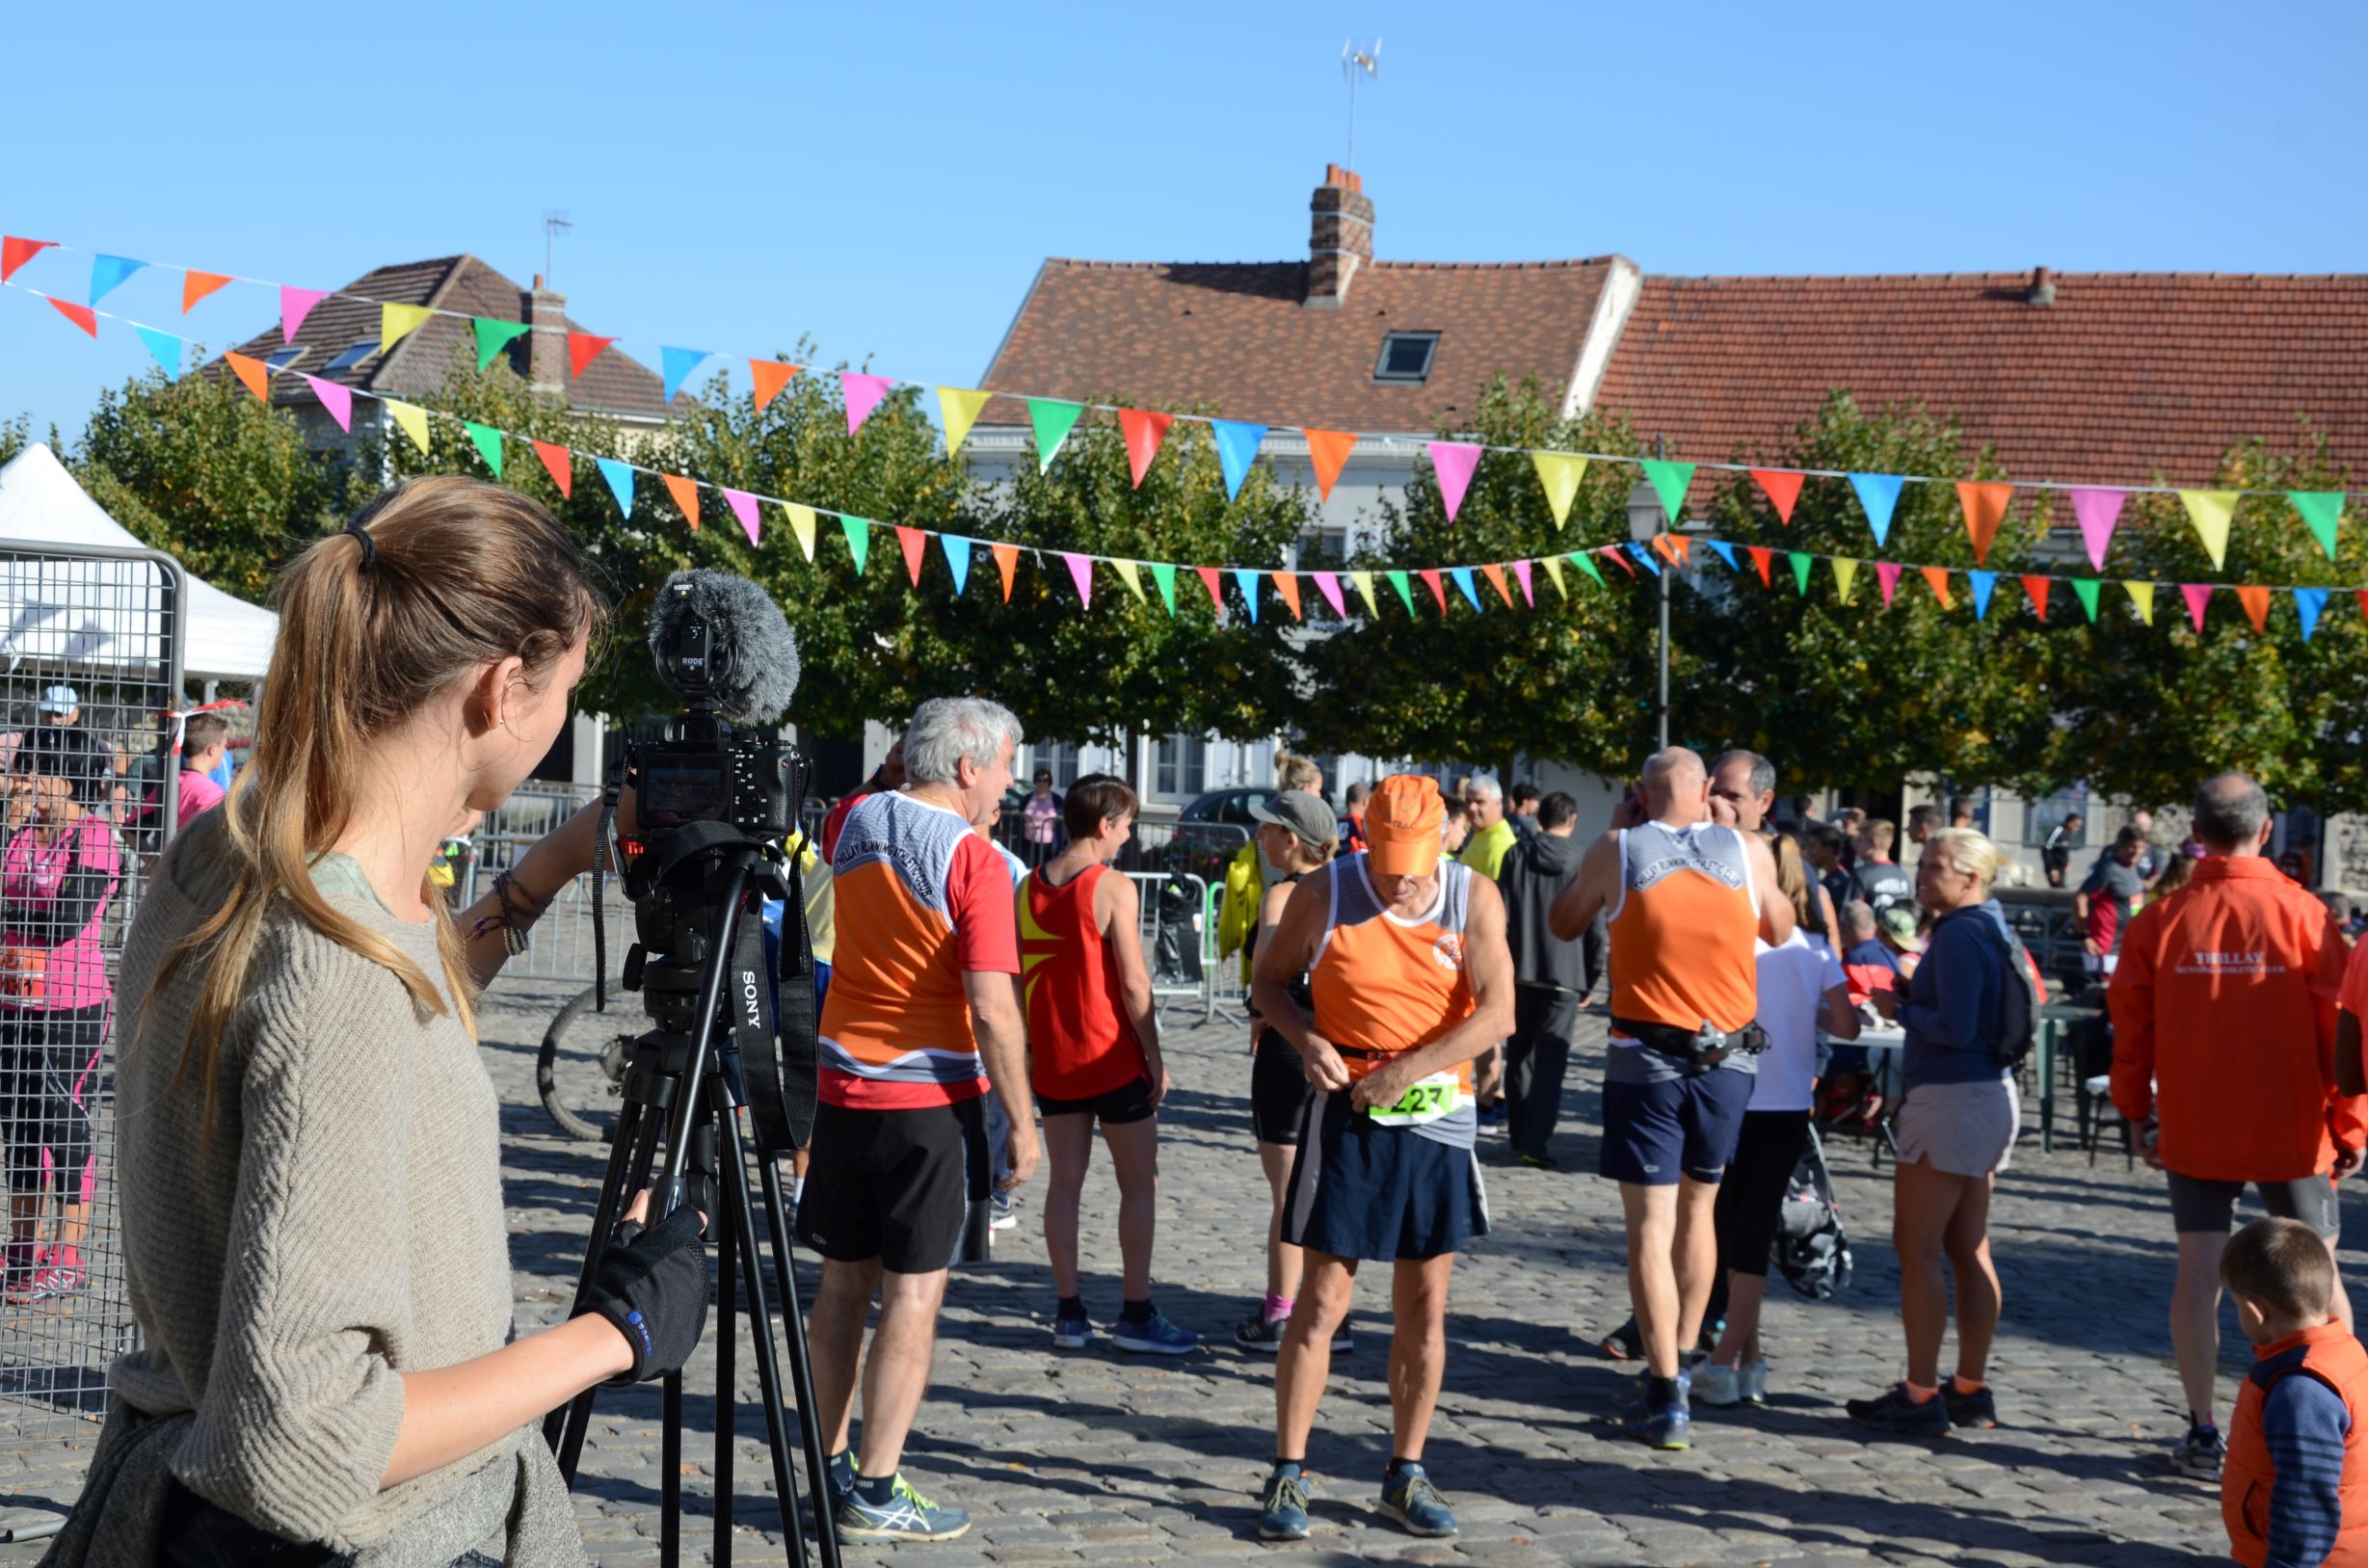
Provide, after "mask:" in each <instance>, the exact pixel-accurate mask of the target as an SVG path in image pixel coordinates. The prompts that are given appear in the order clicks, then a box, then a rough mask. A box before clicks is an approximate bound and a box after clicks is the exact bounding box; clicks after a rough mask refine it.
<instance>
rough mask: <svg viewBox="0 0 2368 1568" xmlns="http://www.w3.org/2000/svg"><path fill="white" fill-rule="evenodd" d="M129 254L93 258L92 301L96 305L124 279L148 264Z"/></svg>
mask: <svg viewBox="0 0 2368 1568" xmlns="http://www.w3.org/2000/svg"><path fill="white" fill-rule="evenodd" d="M146 265H147V263H146V262H145V261H134V260H133V259H132V258H131V257H129V256H93V257H92V258H91V303H92V304H93V305H96V304H97V303H98V302H99V301H101V300H103V299H105V298H106V297H107V296H108V295H110V294H112V293H114V292H115V291H116V289H117V288H118V287H119V286H120V285H121V283H122V281H123V279H126V278H129V277H130V276H131V275H132V274H133V273H136V272H138V271H139V270H140V269H141V268H143V267H145V266H146Z"/></svg>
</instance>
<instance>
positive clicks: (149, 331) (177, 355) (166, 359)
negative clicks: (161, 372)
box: [132, 327, 182, 377]
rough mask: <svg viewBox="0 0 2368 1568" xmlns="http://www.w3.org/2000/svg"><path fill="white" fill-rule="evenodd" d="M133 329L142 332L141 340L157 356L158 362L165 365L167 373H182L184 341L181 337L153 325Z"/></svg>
mask: <svg viewBox="0 0 2368 1568" xmlns="http://www.w3.org/2000/svg"><path fill="white" fill-rule="evenodd" d="M132 331H133V332H138V333H139V334H140V341H141V342H143V343H146V345H147V346H148V352H149V353H150V354H153V355H155V356H156V362H157V363H158V364H160V365H163V366H164V367H165V374H166V375H168V376H173V377H178V376H179V375H180V373H181V348H182V343H181V340H180V339H179V338H177V337H175V336H173V334H172V333H171V332H158V331H157V330H156V329H155V328H153V327H134V328H133V329H132Z"/></svg>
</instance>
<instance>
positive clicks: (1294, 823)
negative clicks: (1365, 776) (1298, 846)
mask: <svg viewBox="0 0 2368 1568" xmlns="http://www.w3.org/2000/svg"><path fill="white" fill-rule="evenodd" d="M1250 814H1251V815H1252V816H1254V817H1256V818H1257V819H1258V820H1259V821H1261V822H1271V823H1273V824H1274V825H1275V826H1276V827H1279V828H1289V829H1290V831H1291V832H1292V833H1294V834H1297V835H1298V836H1299V841H1300V842H1301V843H1303V844H1306V845H1307V846H1308V847H1310V848H1311V849H1321V848H1323V847H1324V846H1325V845H1326V844H1336V843H1338V842H1340V837H1341V822H1340V818H1338V817H1336V816H1334V815H1333V814H1332V808H1331V807H1329V806H1326V805H1325V804H1324V803H1323V800H1322V798H1321V797H1320V796H1317V795H1311V794H1309V793H1308V792H1307V791H1306V790H1304V789H1286V790H1284V791H1283V792H1282V793H1281V794H1279V795H1276V796H1274V797H1273V798H1272V799H1270V800H1268V801H1267V802H1266V803H1265V804H1264V805H1263V806H1253V807H1251V808H1250Z"/></svg>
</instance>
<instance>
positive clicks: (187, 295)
mask: <svg viewBox="0 0 2368 1568" xmlns="http://www.w3.org/2000/svg"><path fill="white" fill-rule="evenodd" d="M229 283H230V278H229V275H228V274H227V273H219V272H185V273H183V274H181V314H182V315H184V316H185V315H187V314H189V307H190V306H193V305H196V304H197V303H198V302H199V301H200V300H202V299H204V298H205V297H206V296H207V295H208V294H211V293H213V292H214V291H215V290H216V289H220V288H227V287H228V286H229Z"/></svg>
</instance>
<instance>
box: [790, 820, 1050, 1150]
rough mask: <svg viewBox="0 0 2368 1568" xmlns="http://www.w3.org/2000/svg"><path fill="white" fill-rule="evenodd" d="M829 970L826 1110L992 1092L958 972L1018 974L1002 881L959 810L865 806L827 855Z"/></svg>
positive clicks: (1007, 880) (1006, 884)
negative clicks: (832, 944) (834, 926)
mask: <svg viewBox="0 0 2368 1568" xmlns="http://www.w3.org/2000/svg"><path fill="white" fill-rule="evenodd" d="M831 886H832V890H833V895H834V898H835V901H836V903H837V906H838V907H837V912H836V914H837V920H838V942H837V946H836V953H837V962H836V963H835V964H834V965H833V966H832V968H831V991H830V995H829V997H826V998H825V999H824V1001H823V1006H822V1030H821V1033H822V1086H821V1095H822V1099H823V1101H824V1102H825V1103H829V1104H833V1105H843V1106H847V1107H851V1108H855V1109H862V1110H912V1109H917V1108H920V1107H925V1106H930V1105H950V1104H954V1103H958V1102H960V1101H964V1100H974V1099H976V1098H977V1097H978V1096H979V1095H981V1094H984V1093H985V1092H986V1088H987V1080H986V1076H985V1074H984V1073H982V1072H981V1071H980V1070H979V1064H978V1036H977V1034H976V1033H975V1032H974V1031H973V1030H972V1028H971V1004H970V998H969V997H968V996H967V995H966V994H965V992H964V991H963V988H962V976H963V974H964V973H965V972H966V971H973V970H974V971H980V972H986V973H996V974H1017V973H1019V972H1020V949H1019V943H1018V941H1017V939H1016V937H1015V935H1014V932H1013V927H1012V905H1011V873H1010V872H1009V871H1008V870H1007V869H1005V867H1004V865H1003V862H1002V858H1001V857H1000V856H998V855H997V854H996V852H995V847H994V846H993V845H992V844H989V843H988V842H987V841H986V840H985V839H984V838H981V837H978V835H977V834H976V833H974V832H972V831H971V825H970V824H969V823H968V822H965V821H964V820H963V819H962V817H961V814H960V813H959V812H956V811H948V810H947V809H945V807H943V806H932V805H930V804H929V803H928V802H926V801H922V800H916V799H915V798H913V797H912V796H910V795H905V794H897V793H892V792H891V793H889V794H882V795H872V796H869V797H867V798H865V800H864V801H863V802H862V803H861V804H860V805H858V806H857V807H856V809H855V810H854V811H852V812H851V813H849V815H848V817H847V821H846V826H845V827H844V828H843V829H842V830H841V831H840V833H839V836H838V853H836V854H835V855H833V856H832V857H831Z"/></svg>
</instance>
